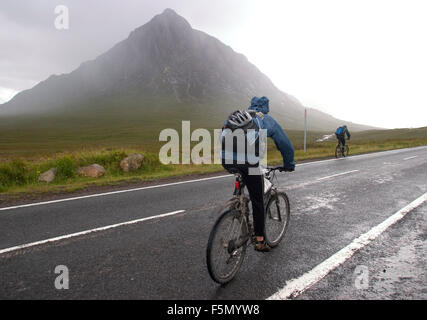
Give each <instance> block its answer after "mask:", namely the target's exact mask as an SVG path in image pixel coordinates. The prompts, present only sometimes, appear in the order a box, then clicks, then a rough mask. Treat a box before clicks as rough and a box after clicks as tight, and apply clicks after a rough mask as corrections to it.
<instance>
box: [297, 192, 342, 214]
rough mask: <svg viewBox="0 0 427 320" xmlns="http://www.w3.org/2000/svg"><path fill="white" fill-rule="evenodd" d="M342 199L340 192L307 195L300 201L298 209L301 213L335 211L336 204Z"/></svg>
mask: <svg viewBox="0 0 427 320" xmlns="http://www.w3.org/2000/svg"><path fill="white" fill-rule="evenodd" d="M340 201H341V199H340V194H338V193H323V194H322V195H317V196H306V197H304V198H302V199H300V201H298V202H299V204H298V210H297V211H298V213H300V214H317V213H320V212H322V213H324V211H325V210H328V211H332V212H335V211H336V208H335V204H336V203H338V202H340ZM332 212H331V213H332Z"/></svg>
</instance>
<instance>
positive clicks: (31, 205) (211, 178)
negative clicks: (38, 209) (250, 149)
mask: <svg viewBox="0 0 427 320" xmlns="http://www.w3.org/2000/svg"><path fill="white" fill-rule="evenodd" d="M423 148H426V147H416V148H407V149H398V150H390V151H380V152H374V153H368V154H360V155H355V156H351V157H349V159H354V158H358V157H371V156H372V155H375V154H378V153H380V154H387V153H397V152H403V151H407V150H409V149H411V150H414V149H416V150H418V149H423ZM337 160H342V159H327V160H319V161H311V162H305V163H301V164H297V167H300V166H305V165H310V164H318V163H323V162H329V161H337ZM231 176H232V175H231V174H225V175H221V176H215V177H209V178H201V179H195V180H186V181H180V182H172V183H166V184H159V185H154V186H148V187H141V188H133V189H126V190H119V191H111V192H104V193H96V194H90V195H86V196H80V197H72V198H65V199H58V200H51V201H43V202H34V203H28V204H24V205H17V206H12V207H4V208H0V211H5V210H12V209H18V208H26V207H33V206H41V205H46V204H51V203H58V202H65V201H73V200H80V199H87V198H95V197H102V196H109V195H113V194H120V193H126V192H133V191H141V190H146V189H154V188H162V187H169V186H175V185H180V184H186V183H194V182H201V181H207V180H214V179H222V178H227V177H231Z"/></svg>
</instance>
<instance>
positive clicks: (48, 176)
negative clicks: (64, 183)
mask: <svg viewBox="0 0 427 320" xmlns="http://www.w3.org/2000/svg"><path fill="white" fill-rule="evenodd" d="M57 171H58V170H57V169H56V168H50V169H49V170H47V171H46V172H43V173H42V174H40V175H39V181H40V182H52V181H53V180H54V179H55V177H56V172H57Z"/></svg>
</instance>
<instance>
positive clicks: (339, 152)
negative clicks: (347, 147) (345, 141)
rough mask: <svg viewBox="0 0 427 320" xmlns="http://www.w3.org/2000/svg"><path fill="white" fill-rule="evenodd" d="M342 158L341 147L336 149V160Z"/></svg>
mask: <svg viewBox="0 0 427 320" xmlns="http://www.w3.org/2000/svg"><path fill="white" fill-rule="evenodd" d="M340 156H341V148H340V146H339V145H337V146H336V148H335V158H337V159H338V158H339V157H340Z"/></svg>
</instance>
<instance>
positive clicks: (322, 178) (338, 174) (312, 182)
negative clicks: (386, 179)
mask: <svg viewBox="0 0 427 320" xmlns="http://www.w3.org/2000/svg"><path fill="white" fill-rule="evenodd" d="M358 171H359V170H351V171H346V172H341V173H337V174H333V175H330V176H326V177H321V178H317V179H316V180H312V181H307V182H301V183H297V184H293V185H290V186H287V187H283V188H280V189H281V190H292V189H298V188H303V187H306V186H309V185H312V184H315V183H318V182H319V181H323V180H326V179H331V178H335V177H339V176H342V175H345V174H349V173H353V172H358Z"/></svg>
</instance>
